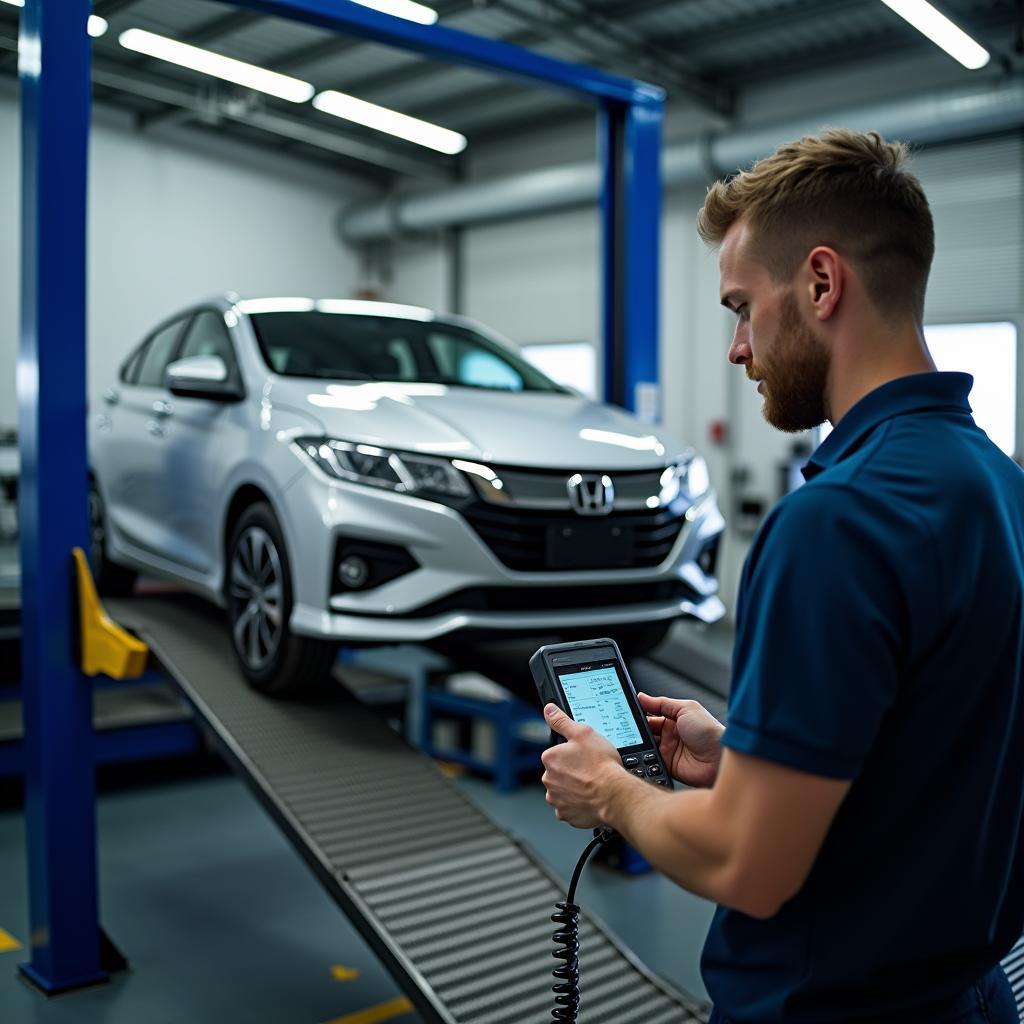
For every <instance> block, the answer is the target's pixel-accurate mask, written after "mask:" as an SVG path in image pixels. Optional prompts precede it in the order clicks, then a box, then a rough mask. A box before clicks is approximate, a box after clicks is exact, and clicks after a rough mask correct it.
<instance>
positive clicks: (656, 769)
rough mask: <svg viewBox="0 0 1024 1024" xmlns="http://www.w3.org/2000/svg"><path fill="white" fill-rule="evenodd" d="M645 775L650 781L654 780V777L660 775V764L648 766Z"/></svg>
mask: <svg viewBox="0 0 1024 1024" xmlns="http://www.w3.org/2000/svg"><path fill="white" fill-rule="evenodd" d="M647 774H648V775H650V776H651V778H652V779H653V778H654V776H655V775H660V774H661V765H660V764H652V765H651V766H650V768H648V769H647Z"/></svg>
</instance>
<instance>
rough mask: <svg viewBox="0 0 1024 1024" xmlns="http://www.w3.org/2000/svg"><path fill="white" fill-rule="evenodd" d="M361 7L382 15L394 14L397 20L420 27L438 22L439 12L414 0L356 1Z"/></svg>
mask: <svg viewBox="0 0 1024 1024" xmlns="http://www.w3.org/2000/svg"><path fill="white" fill-rule="evenodd" d="M355 2H356V3H357V4H359V6H360V7H369V8H370V9H371V10H374V11H380V12H381V13H382V14H393V15H394V16H395V17H396V18H405V20H406V21H415V22H416V23H417V24H419V25H433V24H434V22H435V21H437V11H435V10H434V9H433V8H432V7H427V6H425V5H424V4H417V3H414V2H413V0H355Z"/></svg>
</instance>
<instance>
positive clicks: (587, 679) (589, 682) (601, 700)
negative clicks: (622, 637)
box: [558, 665, 643, 750]
mask: <svg viewBox="0 0 1024 1024" xmlns="http://www.w3.org/2000/svg"><path fill="white" fill-rule="evenodd" d="M558 681H559V682H560V683H561V684H562V691H563V692H564V693H565V699H566V700H567V701H568V703H569V708H570V710H571V711H572V717H573V718H575V719H576V721H577V722H583V723H584V724H585V725H589V726H590V727H591V728H592V729H593V730H594V731H595V732H599V733H600V734H601V735H602V736H604V737H605V738H606V739H608V740H610V741H611V742H612V743H613V744H614V745H615V746H616V747H618V748H619V749H620V750H621V749H622V748H624V747H634V746H636V745H637V744H638V743H642V742H643V737H641V735H640V730H639V729H638V728H637V725H636V719H635V718H634V717H633V712H632V711H631V710H630V707H629V702H628V700H627V699H626V694H625V692H624V690H623V688H622V683H620V682H619V677H618V674H617V673H616V671H615V666H614V665H607V666H601V667H599V668H588V669H587V670H585V671H582V672H567V673H565V674H564V675H559V677H558Z"/></svg>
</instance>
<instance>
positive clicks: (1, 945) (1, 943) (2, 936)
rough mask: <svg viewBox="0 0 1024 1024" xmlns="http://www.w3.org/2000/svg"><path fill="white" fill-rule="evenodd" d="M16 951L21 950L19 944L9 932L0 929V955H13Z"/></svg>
mask: <svg viewBox="0 0 1024 1024" xmlns="http://www.w3.org/2000/svg"><path fill="white" fill-rule="evenodd" d="M16 949H21V943H20V942H19V941H18V940H17V939H16V938H15V937H14V936H13V935H11V933H10V932H5V931H4V930H3V928H0V953H13V952H14V951H15V950H16Z"/></svg>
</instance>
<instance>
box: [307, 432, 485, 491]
mask: <svg viewBox="0 0 1024 1024" xmlns="http://www.w3.org/2000/svg"><path fill="white" fill-rule="evenodd" d="M293 444H294V445H295V446H296V448H298V450H299V451H301V452H302V453H303V455H305V456H306V457H307V458H309V459H310V460H311V461H312V462H313V463H314V464H315V465H316V466H318V467H319V468H320V469H322V470H323V471H324V472H325V473H326V474H327V475H328V476H333V477H335V478H336V479H338V480H348V481H350V482H351V483H358V484H368V485H369V486H371V487H383V488H385V489H386V490H390V491H398V492H399V493H402V494H444V495H448V496H450V497H453V498H465V497H468V496H469V494H470V490H469V485H468V484H467V483H466V480H465V479H464V477H463V476H462V474H461V473H460V472H459V471H458V470H457V469H455V468H454V467H453V466H452V464H451V463H450V462H448V461H447V460H445V459H436V458H432V457H431V456H429V455H410V454H409V453H407V452H402V453H399V452H393V451H390V450H388V449H387V448H377V447H375V446H374V445H369V444H351V443H350V442H348V441H337V440H334V439H333V438H325V437H297V438H296V439H295V440H294V442H293Z"/></svg>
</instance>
